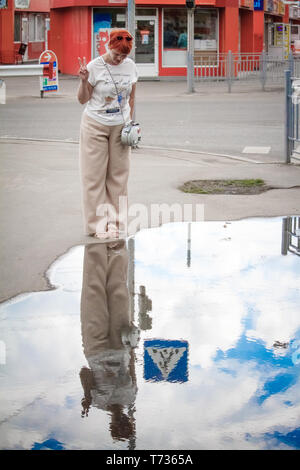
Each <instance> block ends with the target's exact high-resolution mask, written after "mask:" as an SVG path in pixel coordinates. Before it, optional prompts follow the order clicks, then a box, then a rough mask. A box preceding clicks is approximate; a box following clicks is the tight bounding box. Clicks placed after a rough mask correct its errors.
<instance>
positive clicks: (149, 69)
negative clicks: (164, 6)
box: [135, 16, 158, 77]
mask: <svg viewBox="0 0 300 470" xmlns="http://www.w3.org/2000/svg"><path fill="white" fill-rule="evenodd" d="M157 29H158V28H157V18H156V16H138V17H136V21H135V62H136V65H137V69H138V74H139V76H140V77H156V76H157V75H158V40H157V38H158V31H157Z"/></svg>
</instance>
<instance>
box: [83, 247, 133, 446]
mask: <svg viewBox="0 0 300 470" xmlns="http://www.w3.org/2000/svg"><path fill="white" fill-rule="evenodd" d="M127 269H128V252H127V248H126V244H125V241H119V242H117V243H114V244H109V243H108V244H102V243H97V244H90V245H87V246H86V247H85V253H84V268H83V284H82V293H81V332H82V341H83V350H84V354H85V356H86V359H87V362H88V364H89V368H88V367H83V368H82V369H81V371H80V380H81V383H82V386H83V390H84V398H83V399H82V407H83V410H82V417H84V416H88V412H89V409H90V406H91V405H92V406H95V407H97V408H101V409H103V410H106V411H108V412H109V413H110V416H111V423H110V432H111V435H112V437H113V438H114V439H117V440H124V439H128V440H129V441H130V442H131V443H132V439H134V436H135V421H134V418H133V406H134V401H135V396H136V392H137V386H136V376H135V367H134V365H135V358H134V353H133V348H134V347H135V346H136V345H137V336H138V331H137V328H136V327H135V326H134V325H133V324H132V319H131V318H130V312H129V311H130V309H129V293H128V288H127ZM126 408H127V412H126ZM131 445H132V444H131Z"/></svg>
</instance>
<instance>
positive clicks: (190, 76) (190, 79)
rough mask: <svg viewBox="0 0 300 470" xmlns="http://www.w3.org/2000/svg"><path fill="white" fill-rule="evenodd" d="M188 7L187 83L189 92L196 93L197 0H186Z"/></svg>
mask: <svg viewBox="0 0 300 470" xmlns="http://www.w3.org/2000/svg"><path fill="white" fill-rule="evenodd" d="M186 7H187V29H188V44H187V85H188V93H194V91H195V90H194V14H195V0H186Z"/></svg>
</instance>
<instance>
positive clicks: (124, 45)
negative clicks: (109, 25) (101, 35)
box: [108, 29, 133, 55]
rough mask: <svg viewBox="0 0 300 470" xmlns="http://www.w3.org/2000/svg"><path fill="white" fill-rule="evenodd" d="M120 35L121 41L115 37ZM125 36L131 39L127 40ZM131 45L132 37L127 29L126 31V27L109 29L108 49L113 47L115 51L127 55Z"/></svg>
mask: <svg viewBox="0 0 300 470" xmlns="http://www.w3.org/2000/svg"><path fill="white" fill-rule="evenodd" d="M120 36H122V40H121V41H120V40H119V39H117V37H120ZM126 37H130V38H132V40H131V41H127V40H126ZM132 45H133V37H132V35H131V34H130V33H129V31H127V30H126V29H113V31H111V33H110V36H109V43H108V47H109V49H114V50H116V51H117V52H119V54H126V55H127V54H129V53H130V51H131V49H132Z"/></svg>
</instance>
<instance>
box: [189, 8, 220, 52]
mask: <svg viewBox="0 0 300 470" xmlns="http://www.w3.org/2000/svg"><path fill="white" fill-rule="evenodd" d="M194 41H195V42H194V48H195V51H197V50H198V51H217V11H216V10H203V9H200V8H197V9H196V11H195V19H194Z"/></svg>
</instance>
